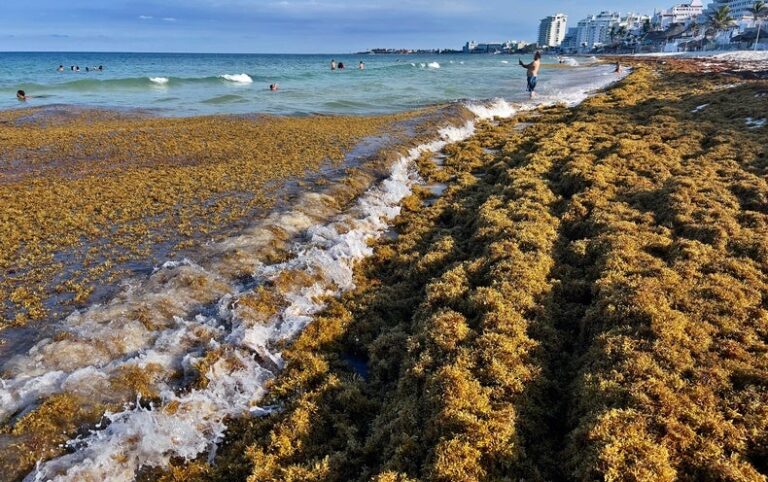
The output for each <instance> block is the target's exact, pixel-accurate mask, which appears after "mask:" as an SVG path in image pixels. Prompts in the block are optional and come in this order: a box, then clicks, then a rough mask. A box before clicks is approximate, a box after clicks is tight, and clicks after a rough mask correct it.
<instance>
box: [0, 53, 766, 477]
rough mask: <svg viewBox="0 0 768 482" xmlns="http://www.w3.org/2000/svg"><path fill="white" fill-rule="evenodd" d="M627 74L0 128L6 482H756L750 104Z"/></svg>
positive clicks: (750, 87) (759, 173) (716, 82)
mask: <svg viewBox="0 0 768 482" xmlns="http://www.w3.org/2000/svg"><path fill="white" fill-rule="evenodd" d="M607 60H610V61H613V60H615V59H607ZM619 60H620V62H622V63H623V64H624V65H625V66H627V67H629V69H628V70H627V71H626V72H625V74H626V77H625V76H624V75H621V76H616V75H613V74H610V68H611V67H610V66H605V65H603V66H597V67H592V68H593V69H594V70H580V71H579V70H577V71H575V73H574V75H576V76H577V77H573V79H579V80H583V79H587V78H589V79H590V80H589V83H583V84H578V83H577V82H576V81H575V80H574V81H573V83H572V84H568V86H567V88H566V87H564V88H563V89H562V90H558V91H557V92H550V93H549V95H544V96H542V98H541V99H539V100H537V101H536V102H528V101H524V100H522V99H521V98H519V97H518V98H513V99H508V100H505V99H500V98H497V99H490V100H489V99H485V100H475V101H462V102H452V103H440V104H432V105H428V106H422V107H420V108H418V109H403V108H402V107H399V108H397V109H393V113H389V114H386V115H372V114H371V115H364V116H360V115H351V114H348V115H309V116H306V115H301V116H266V115H263V114H259V115H251V114H248V115H240V114H237V115H233V114H230V115H215V116H170V117H169V116H165V115H158V113H157V112H151V111H146V110H144V109H143V108H142V109H138V110H137V109H134V110H114V109H112V110H110V109H104V108H102V107H98V108H95V107H88V108H72V107H62V106H46V107H37V108H27V109H18V108H16V109H12V110H6V111H3V112H0V140H2V142H3V146H4V147H3V151H2V159H0V160H2V162H3V169H2V178H0V198H2V199H3V203H4V207H3V210H2V220H3V223H2V225H1V226H2V232H1V233H0V234H1V235H0V243H2V246H3V249H2V253H3V256H4V257H3V259H2V260H0V264H1V265H2V268H3V270H4V273H5V275H4V277H3V278H2V280H0V289H1V290H3V299H4V300H5V305H4V306H3V313H2V316H3V319H2V323H3V329H2V331H0V339H2V342H3V343H2V344H1V345H0V361H2V377H3V380H2V386H1V387H0V401H2V408H1V410H2V411H0V420H2V424H3V425H2V429H1V430H0V447H1V448H2V451H1V452H0V473H2V474H3V475H2V477H0V478H2V480H9V481H11V480H22V479H24V480H49V479H53V478H54V477H59V478H57V479H56V480H134V479H135V478H138V479H139V480H200V481H215V480H246V479H249V480H339V481H342V480H361V481H362V480H377V481H381V482H385V481H386V482H389V481H410V480H436V481H455V480H508V479H509V480H520V479H524V480H577V479H578V480H594V479H602V480H638V481H639V480H670V481H671V480H702V479H709V480H756V481H757V480H764V478H765V476H766V474H767V473H768V462H766V461H767V460H768V451H766V446H767V445H768V439H766V434H767V433H768V426H766V423H767V422H766V420H768V412H766V407H768V392H767V391H766V386H768V361H767V360H766V357H765V353H766V352H768V345H766V343H768V309H767V308H766V305H765V299H766V298H767V297H768V251H767V250H766V246H768V210H767V209H766V203H767V202H768V184H766V179H765V174H766V169H768V161H766V155H768V153H767V152H766V149H767V147H766V146H767V145H768V142H766V140H768V125H767V124H768V122H767V120H766V112H768V81H766V80H765V79H764V77H763V70H762V67H755V66H754V64H748V63H747V64H744V63H743V62H741V61H739V60H738V59H727V58H722V59H719V60H712V59H710V60H701V59H667V58H635V57H633V58H621V59H619ZM703 63H706V65H703ZM350 65H353V64H352V63H350ZM745 65H746V67H745ZM750 65H751V67H750ZM416 68H417V69H419V68H420V67H416ZM553 68H554V67H553ZM425 69H427V70H428V67H427V68H425ZM433 70H437V69H433ZM580 75H583V78H582V77H579V76H580ZM545 85H546V84H545ZM577 85H578V86H580V87H579V88H576V87H577ZM569 89H570V90H569ZM595 89H599V90H597V91H596V90H595ZM142 107H143V106H142ZM376 110H378V109H376ZM68 440H73V442H71V443H67V441H68ZM38 461H39V462H41V463H40V464H39V465H37V468H36V467H35V466H36V463H37V462H38ZM25 477H27V478H26V479H25Z"/></svg>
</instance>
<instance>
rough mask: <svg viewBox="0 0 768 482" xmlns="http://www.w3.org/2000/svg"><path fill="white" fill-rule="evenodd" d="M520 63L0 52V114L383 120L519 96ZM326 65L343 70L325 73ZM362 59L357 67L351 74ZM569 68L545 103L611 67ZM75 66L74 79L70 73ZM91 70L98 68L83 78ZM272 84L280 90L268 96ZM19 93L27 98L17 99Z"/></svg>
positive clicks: (546, 73) (545, 82) (490, 58)
mask: <svg viewBox="0 0 768 482" xmlns="http://www.w3.org/2000/svg"><path fill="white" fill-rule="evenodd" d="M518 58H519V57H518V56H515V55H460V54H459V55H335V56H333V55H262V54H258V55H256V54H254V55H242V54H237V55H235V54H162V53H157V54H148V53H61V52H56V53H26V52H6V53H0V65H3V69H2V70H0V109H9V108H19V107H25V106H26V107H29V106H41V105H51V104H74V105H81V106H90V107H100V108H117V109H142V110H149V111H151V112H152V113H155V114H156V115H164V116H192V115H205V114H244V113H256V112H257V113H269V114H281V115H282V114H285V115H306V114H382V113H392V112H400V111H407V110H411V109H414V108H418V107H422V106H425V105H434V104H442V103H448V102H454V101H460V100H487V99H493V98H503V99H507V100H513V101H514V100H523V99H526V98H527V92H526V91H525V71H524V70H523V69H522V68H520V67H519V66H518V65H517V61H518ZM331 59H335V60H336V61H337V62H342V63H344V65H345V67H346V68H345V69H344V70H343V71H340V70H337V71H331V70H330V62H331ZM522 59H523V61H526V62H527V61H530V58H528V57H523V58H522ZM360 61H363V62H365V66H366V68H365V70H362V71H361V70H359V69H358V64H359V62H360ZM567 61H568V63H567V64H559V62H558V59H557V58H547V57H545V59H544V62H545V65H544V67H543V68H542V72H541V75H540V79H539V93H540V94H541V96H542V97H543V98H548V99H558V98H562V99H563V100H566V101H567V100H568V98H569V97H570V96H573V95H579V94H581V93H582V92H583V91H584V90H585V89H589V88H591V86H593V85H595V84H599V83H600V82H596V80H599V79H596V77H599V76H604V75H610V67H606V66H602V67H595V66H594V59H587V58H583V59H581V58H580V59H567ZM59 65H62V66H64V71H63V72H58V71H57V67H58V66H59ZM75 65H76V66H79V67H80V71H79V72H75V71H72V70H71V69H70V67H71V66H75ZM99 65H101V66H103V67H104V70H103V71H90V72H86V67H88V68H90V69H92V68H94V67H98V66H99ZM272 83H278V84H279V91H278V92H271V91H270V90H269V85H270V84H272ZM19 89H23V90H24V91H25V92H26V93H27V94H28V95H29V96H31V97H32V98H31V99H29V101H28V102H26V103H21V102H19V101H18V100H17V99H16V97H15V93H16V91H17V90H19Z"/></svg>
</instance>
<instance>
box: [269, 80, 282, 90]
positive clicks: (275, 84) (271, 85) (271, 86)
mask: <svg viewBox="0 0 768 482" xmlns="http://www.w3.org/2000/svg"><path fill="white" fill-rule="evenodd" d="M279 88H280V86H279V85H277V82H275V83H274V84H269V90H271V91H272V92H277V90H278V89H279Z"/></svg>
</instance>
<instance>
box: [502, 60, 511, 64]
mask: <svg viewBox="0 0 768 482" xmlns="http://www.w3.org/2000/svg"><path fill="white" fill-rule="evenodd" d="M501 63H502V64H508V63H509V60H502V61H501Z"/></svg>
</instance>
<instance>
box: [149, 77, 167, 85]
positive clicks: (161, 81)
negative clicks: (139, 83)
mask: <svg viewBox="0 0 768 482" xmlns="http://www.w3.org/2000/svg"><path fill="white" fill-rule="evenodd" d="M149 81H150V82H152V83H153V84H157V85H165V84H167V83H168V77H150V78H149Z"/></svg>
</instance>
